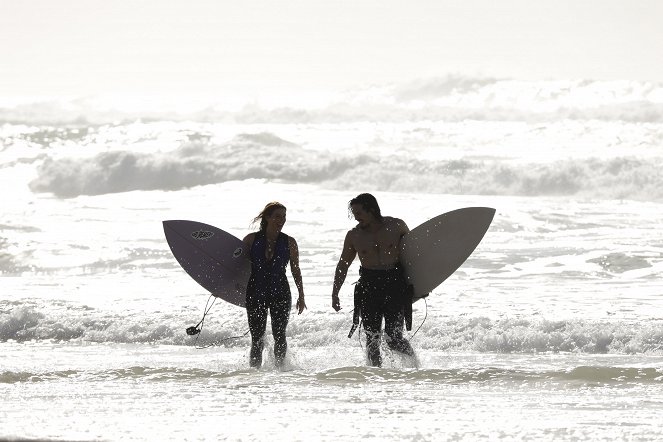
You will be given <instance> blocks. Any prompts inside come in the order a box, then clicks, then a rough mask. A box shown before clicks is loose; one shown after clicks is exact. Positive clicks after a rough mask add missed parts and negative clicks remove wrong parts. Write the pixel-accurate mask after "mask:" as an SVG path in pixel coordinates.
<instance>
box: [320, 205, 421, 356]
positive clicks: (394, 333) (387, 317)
mask: <svg viewBox="0 0 663 442" xmlns="http://www.w3.org/2000/svg"><path fill="white" fill-rule="evenodd" d="M348 207H349V210H350V211H351V212H352V215H353V216H354V218H355V220H356V221H357V223H358V224H357V226H356V227H355V228H353V229H352V230H350V231H348V233H347V234H346V236H345V242H344V244H343V252H342V253H341V258H340V259H339V261H338V265H337V266H336V274H335V275H334V287H333V290H332V308H334V310H336V311H339V310H340V309H341V303H340V300H339V298H338V293H339V291H340V289H341V286H342V285H343V282H344V281H345V277H346V276H347V273H348V268H349V267H350V264H352V261H354V259H355V257H356V256H357V255H359V261H360V263H361V267H360V269H359V275H360V278H359V282H358V283H357V285H356V286H355V321H354V322H355V325H356V323H357V322H358V318H359V316H361V319H362V321H363V325H364V330H365V331H366V341H367V342H366V351H367V354H368V360H369V363H370V364H371V365H373V366H376V367H380V366H381V365H382V357H381V356H380V335H381V332H382V319H383V318H384V322H385V332H386V334H387V344H388V345H389V348H391V349H392V350H396V351H399V352H401V353H404V354H406V355H408V356H412V357H414V356H415V354H414V350H413V349H412V346H411V345H410V343H409V342H408V341H407V339H405V338H404V337H403V322H404V314H405V313H404V310H405V307H406V306H407V305H411V302H412V300H411V297H410V296H408V295H407V294H408V286H407V281H406V279H405V275H404V274H403V271H402V269H401V267H400V265H399V252H400V244H401V239H402V237H403V235H405V234H406V233H407V232H409V229H408V227H407V225H406V224H405V222H403V220H401V219H398V218H392V217H388V216H382V214H381V213H380V207H379V206H378V202H377V200H376V199H375V197H374V196H373V195H371V194H368V193H362V194H361V195H359V196H357V197H356V198H354V199H352V200H350V202H349V204H348ZM353 330H354V326H353ZM350 334H352V332H350Z"/></svg>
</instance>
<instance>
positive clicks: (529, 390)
mask: <svg viewBox="0 0 663 442" xmlns="http://www.w3.org/2000/svg"><path fill="white" fill-rule="evenodd" d="M181 104H182V101H181V100H178V99H173V100H171V102H169V103H167V102H163V101H158V100H156V99H148V98H145V99H144V100H143V101H140V100H137V99H136V98H134V99H132V100H129V99H126V98H122V97H85V98H75V99H74V98H72V99H63V98H57V99H56V98H44V97H41V98H36V97H26V98H25V99H22V100H12V101H9V100H4V101H2V100H0V192H1V193H2V211H1V212H0V216H1V218H0V284H1V286H0V287H1V296H0V354H1V355H2V356H0V398H1V399H0V439H1V440H14V439H28V440H29V439H38V440H44V439H46V440H219V439H223V440H265V439H273V440H355V439H357V438H374V439H381V440H477V439H483V440H492V439H507V440H510V439H530V440H656V439H660V438H661V437H663V430H662V429H661V425H660V418H659V416H660V414H661V411H662V410H663V302H661V297H662V295H663V283H662V282H661V280H662V278H661V276H662V275H663V231H662V230H661V228H660V226H661V220H663V172H661V170H663V150H662V147H663V86H662V85H660V84H655V83H647V82H635V81H591V80H578V81H517V80H501V79H490V78H470V77H446V78H435V79H428V80H420V81H416V82H410V83H402V84H390V85H379V86H372V87H367V88H362V89H357V90H352V91H347V92H345V93H343V94H337V95H333V96H332V95H330V96H327V97H325V98H324V99H319V100H308V101H303V100H301V99H298V98H297V97H293V98H291V99H287V98H286V99H282V100H278V101H275V102H268V101H265V102H255V101H251V102H246V103H241V102H239V103H238V101H237V100H235V99H233V100H230V99H228V100H226V101H223V100H210V101H208V102H202V103H197V104H196V105H190V106H182V105H181ZM362 192H371V193H373V194H374V195H376V197H377V199H378V201H379V202H380V205H381V208H382V212H383V213H384V214H386V215H390V216H396V217H399V218H402V219H403V220H404V221H405V222H406V223H407V224H408V225H409V227H410V228H414V227H416V226H417V225H419V224H421V223H423V222H424V221H426V220H427V219H430V218H432V217H434V216H436V215H438V214H440V213H443V212H447V211H451V210H454V209H458V208H461V207H470V206H484V207H493V208H495V209H496V215H495V219H494V221H493V224H492V225H491V227H490V229H489V231H488V232H487V234H486V236H485V237H484V239H483V241H482V242H481V243H480V244H479V246H478V248H477V249H476V251H475V252H474V253H473V254H472V256H470V258H469V259H468V260H467V261H466V263H465V264H464V265H463V266H462V267H461V268H460V269H459V270H458V271H457V272H456V273H455V274H454V275H453V276H452V277H450V278H449V279H448V280H447V281H445V282H444V284H442V285H441V286H439V287H438V288H437V289H436V290H434V291H433V293H431V295H430V296H429V297H428V298H427V299H426V300H425V301H423V300H422V301H418V302H417V303H415V305H414V318H413V325H414V327H413V330H412V331H410V332H408V335H409V337H410V338H411V342H412V345H413V347H414V348H415V351H416V352H417V354H418V358H419V367H414V366H413V365H412V364H411V361H408V360H407V359H404V358H401V357H400V356H399V355H398V354H394V353H391V352H389V350H388V349H387V348H386V346H385V348H384V349H383V352H384V354H385V364H384V367H382V368H371V367H368V366H367V363H366V360H365V356H364V338H363V337H362V336H358V335H357V334H355V336H354V337H353V338H352V339H348V338H347V334H348V331H349V328H350V325H351V323H352V313H351V310H352V291H353V288H354V286H353V285H352V284H353V282H355V281H356V280H357V279H358V264H357V263H355V264H353V266H352V267H351V268H350V271H349V274H348V278H347V280H346V283H345V285H344V287H343V288H342V290H341V305H342V307H343V309H342V310H341V311H340V312H338V313H337V312H334V311H333V309H332V308H331V299H330V295H331V283H332V280H333V273H334V268H335V266H336V263H337V261H338V258H339V255H340V251H341V247H342V244H343V238H344V236H345V232H346V231H347V230H349V229H350V228H352V227H353V225H354V221H353V220H352V219H351V218H350V217H349V216H348V210H347V203H348V201H349V200H350V199H351V198H353V197H354V196H356V195H357V194H358V193H362ZM274 200H276V201H280V202H281V203H283V204H284V205H285V206H286V207H287V209H288V221H287V223H286V225H285V227H284V232H286V233H287V234H289V235H291V236H293V237H295V238H296V240H297V242H298V244H299V249H300V264H301V269H302V275H303V279H304V287H305V292H306V297H307V305H308V309H307V310H306V311H305V312H304V313H303V314H302V315H296V313H293V314H291V317H290V323H289V326H288V344H289V354H288V357H287V362H286V370H278V369H276V368H275V367H274V361H273V357H272V355H271V351H272V341H271V336H268V337H267V345H266V350H265V361H266V362H265V364H264V366H263V367H262V368H261V369H260V370H253V369H249V367H248V348H249V338H248V336H247V335H246V332H247V331H248V326H247V322H246V313H245V311H244V310H243V309H241V308H239V307H236V306H233V305H230V304H228V303H224V302H222V301H220V300H219V301H217V302H215V303H214V305H213V306H212V308H211V310H210V311H209V314H208V315H207V316H206V318H205V322H204V326H203V331H202V333H201V334H200V335H199V336H197V337H192V336H188V335H187V334H186V332H185V329H186V328H187V327H189V326H192V325H195V324H196V323H198V322H199V321H200V320H201V319H202V316H203V312H204V310H205V307H206V303H207V302H208V301H209V302H210V303H211V302H212V300H210V299H209V294H208V293H205V291H204V289H202V288H201V287H200V286H198V285H197V284H196V283H195V282H194V281H193V280H192V279H191V278H190V277H189V276H188V275H187V274H186V273H185V272H184V271H183V270H182V269H181V267H180V266H179V265H178V263H177V261H176V260H175V259H174V258H173V256H172V254H171V252H170V249H169V248H168V244H167V243H166V241H165V238H164V234H163V229H162V225H161V222H162V221H163V220H167V219H191V220H197V221H202V222H205V223H208V224H212V225H215V226H217V227H220V228H222V229H224V230H226V231H228V232H230V233H232V234H234V235H235V236H238V237H240V238H241V237H243V236H244V235H246V234H247V233H249V232H250V231H252V229H254V228H255V227H254V226H251V225H250V220H251V219H252V218H253V217H254V216H255V215H257V213H258V212H259V211H260V210H261V208H262V207H263V206H264V205H265V204H266V203H267V202H269V201H274ZM290 282H291V286H292V287H294V286H293V284H292V279H291V278H290ZM268 330H269V327H268Z"/></svg>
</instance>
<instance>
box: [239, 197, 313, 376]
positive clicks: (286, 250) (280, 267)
mask: <svg viewBox="0 0 663 442" xmlns="http://www.w3.org/2000/svg"><path fill="white" fill-rule="evenodd" d="M285 215H286V208H285V206H284V205H283V204H281V203H277V202H272V203H269V204H267V205H266V206H265V208H264V209H263V210H262V212H260V214H259V215H258V216H256V217H255V218H254V219H253V222H254V223H256V222H258V221H260V230H259V231H258V232H254V233H250V234H248V235H247V236H246V238H244V243H245V244H246V246H247V248H248V250H250V256H251V277H250V279H249V284H248V287H247V290H246V313H247V316H248V320H249V330H250V331H251V356H250V362H249V363H250V365H251V367H256V368H258V367H260V365H262V349H263V339H262V338H263V335H264V334H265V328H266V327H267V310H269V314H270V317H271V321H272V335H273V336H274V356H275V360H276V365H277V366H279V367H280V366H281V365H282V364H283V359H284V358H285V354H286V350H287V348H288V345H287V343H286V338H285V329H286V326H287V325H288V319H289V317H290V306H291V304H292V298H291V296H290V285H289V284H288V278H287V277H286V274H285V268H286V266H287V265H288V262H290V270H291V272H292V277H293V278H294V280H295V285H296V286H297V290H298V291H299V298H298V299H297V304H296V306H297V310H298V314H301V313H302V312H303V311H304V309H305V308H306V303H305V302H304V285H303V284H302V273H301V271H300V269H299V249H298V248H297V242H296V241H295V239H294V238H292V237H290V236H288V235H286V234H285V233H283V232H281V229H282V228H283V225H284V224H285Z"/></svg>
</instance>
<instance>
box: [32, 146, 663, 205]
mask: <svg viewBox="0 0 663 442" xmlns="http://www.w3.org/2000/svg"><path fill="white" fill-rule="evenodd" d="M662 162H663V160H662V159H642V158H635V157H621V158H612V159H597V158H587V159H573V160H571V159H569V160H560V161H556V162H553V163H542V164H519V163H513V162H507V161H500V160H496V159H495V160H490V159H457V160H445V161H423V160H418V159H416V158H412V157H411V156H405V155H402V156H399V155H398V154H394V155H383V156H379V155H372V154H369V153H363V154H358V155H354V156H351V155H349V154H332V153H330V152H325V151H314V150H309V149H305V148H303V147H301V146H298V145H296V144H294V143H291V142H288V141H286V140H283V139H281V138H279V137H277V136H275V135H273V134H270V133H260V134H243V135H239V136H237V137H236V138H235V139H234V140H232V141H231V142H229V143H227V144H223V145H210V144H205V143H202V142H192V143H189V144H186V145H184V146H182V147H180V148H179V149H176V150H174V151H171V152H167V153H164V152H154V153H144V152H130V151H110V152H104V153H101V154H98V155H96V156H94V157H92V158H61V159H53V158H51V157H48V158H47V159H46V160H44V161H43V162H42V163H41V164H40V166H39V167H38V170H37V172H38V176H37V178H36V179H34V180H33V181H32V182H31V183H30V188H31V189H32V190H33V191H34V192H48V193H53V194H54V195H56V196H58V197H64V198H68V197H75V196H78V195H99V194H107V193H116V192H126V191H133V190H178V189H184V188H188V187H193V186H200V185H207V184H217V183H223V182H227V181H235V180H245V179H266V180H278V181H282V182H287V183H315V184H321V185H324V186H326V187H329V188H335V189H336V188H371V189H376V190H381V191H399V192H429V193H448V194H475V195H515V196H577V197H588V198H606V199H636V200H648V201H661V200H663V175H662V174H660V173H659V171H660V170H661V167H662V166H663V164H661V163H662Z"/></svg>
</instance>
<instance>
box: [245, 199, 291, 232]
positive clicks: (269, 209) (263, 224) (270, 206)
mask: <svg viewBox="0 0 663 442" xmlns="http://www.w3.org/2000/svg"><path fill="white" fill-rule="evenodd" d="M277 209H283V210H287V209H286V208H285V206H284V205H283V204H281V203H279V202H277V201H272V202H271V203H267V205H266V206H265V208H264V209H262V212H260V213H259V214H258V216H256V217H255V218H253V220H252V221H251V225H255V224H256V223H258V221H260V231H261V232H264V231H265V229H266V228H267V220H266V219H265V218H268V217H270V216H271V215H272V213H274V211H275V210H277Z"/></svg>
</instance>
